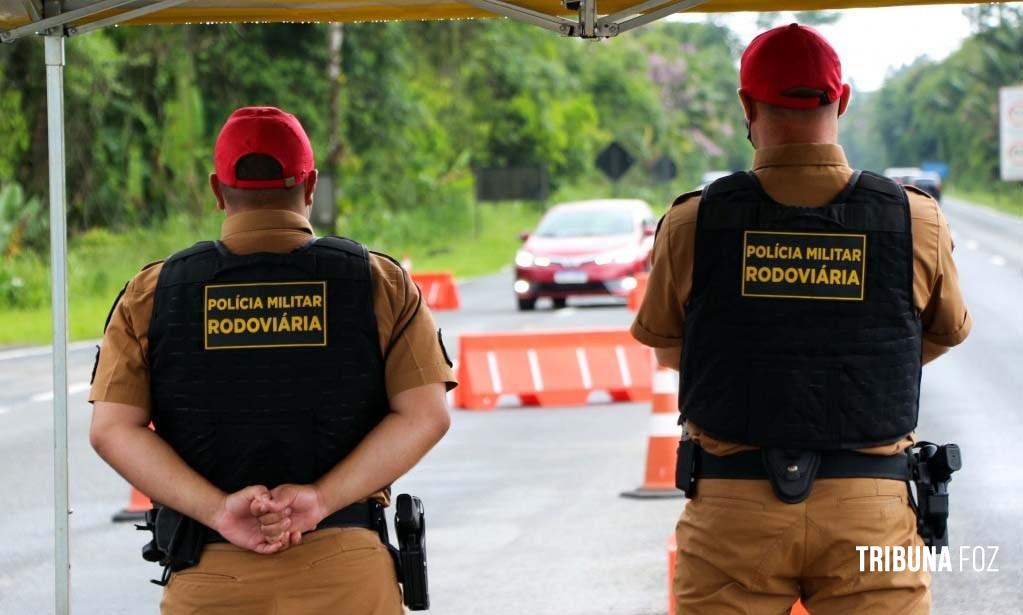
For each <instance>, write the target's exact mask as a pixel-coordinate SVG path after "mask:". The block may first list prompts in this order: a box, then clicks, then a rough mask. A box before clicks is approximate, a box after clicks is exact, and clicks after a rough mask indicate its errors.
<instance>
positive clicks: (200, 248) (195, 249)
mask: <svg viewBox="0 0 1023 615" xmlns="http://www.w3.org/2000/svg"><path fill="white" fill-rule="evenodd" d="M216 251H217V244H216V242H213V241H200V242H198V243H196V244H195V245H193V246H191V247H189V248H185V249H184V250H181V251H179V252H175V253H174V254H171V255H170V257H168V258H167V260H166V261H164V263H165V264H166V263H170V262H172V261H179V260H182V259H185V258H189V257H192V256H195V255H197V254H203V253H205V252H216ZM157 262H159V261H157ZM151 264H155V263H151ZM147 267H149V265H147Z"/></svg>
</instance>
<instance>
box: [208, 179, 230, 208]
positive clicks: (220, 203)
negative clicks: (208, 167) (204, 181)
mask: <svg viewBox="0 0 1023 615" xmlns="http://www.w3.org/2000/svg"><path fill="white" fill-rule="evenodd" d="M210 188H211V189H212V190H213V196H215V197H217V209H219V210H220V211H224V210H225V209H226V208H227V205H226V204H225V203H224V191H223V190H222V189H221V188H220V180H219V179H217V174H216V173H210Z"/></svg>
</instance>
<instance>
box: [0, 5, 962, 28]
mask: <svg viewBox="0 0 1023 615" xmlns="http://www.w3.org/2000/svg"><path fill="white" fill-rule="evenodd" d="M640 1H641V0H603V1H601V0H597V8H598V9H599V12H600V13H601V14H610V13H614V12H617V11H620V10H623V9H627V8H629V7H630V6H636V5H638V4H639V3H640ZM30 2H32V0H0V30H7V29H10V28H14V27H18V26H21V25H25V24H27V23H30V22H31V21H32V18H31V16H30V13H29V9H28V8H27V5H28V4H29V3H30ZM959 3H961V2H955V1H954V0H909V1H906V0H903V1H901V2H900V1H894V0H874V1H871V0H830V1H829V0H779V1H757V0H707V1H706V2H704V3H703V4H701V5H698V6H697V7H695V8H693V9H691V10H690V11H689V12H697V13H718V12H738V11H786V10H825V9H846V8H860V7H879V6H903V5H923V4H959ZM90 4H97V3H96V2H89V1H86V0H67V1H66V2H65V3H64V10H65V11H70V10H75V9H80V8H85V7H87V6H89V5H90ZM147 4H153V2H144V1H143V2H134V3H131V4H127V5H125V6H123V7H120V8H118V9H114V10H111V11H106V12H104V13H102V15H101V16H111V15H117V14H119V13H121V12H125V11H128V10H131V9H135V8H138V7H141V6H145V5H147ZM509 4H513V5H515V6H519V7H524V8H528V9H532V10H535V11H538V12H541V13H546V14H548V15H561V16H565V17H574V16H575V15H574V13H573V12H571V11H567V10H566V9H565V8H564V6H563V5H562V3H561V1H560V0H515V1H510V2H509ZM494 16H495V15H494V14H493V13H490V12H487V11H484V10H481V9H478V8H476V7H473V6H470V5H468V4H462V3H460V2H456V1H452V0H447V1H441V2H436V1H431V0H391V1H385V0H376V1H374V0H306V1H305V2H275V1H272V0H266V1H262V2H261V1H258V0H257V1H243V0H195V1H193V2H188V3H186V4H182V5H179V6H177V7H173V8H167V9H164V10H161V11H157V12H154V13H150V14H148V15H145V16H143V17H140V18H138V19H135V20H131V21H128V22H126V23H130V24H184V23H209V22H217V23H226V22H313V21H316V22H326V21H336V22H357V21H410V20H426V19H465V18H473V17H494ZM99 17H100V15H97V16H92V17H89V18H86V19H84V20H81V21H79V22H76V25H82V24H85V23H89V22H90V21H94V20H96V19H98V18H99Z"/></svg>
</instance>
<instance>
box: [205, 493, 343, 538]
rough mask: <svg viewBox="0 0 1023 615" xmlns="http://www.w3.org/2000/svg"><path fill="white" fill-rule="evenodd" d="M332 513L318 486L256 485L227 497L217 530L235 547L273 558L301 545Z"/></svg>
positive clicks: (216, 520) (217, 515)
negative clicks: (304, 537) (272, 486)
mask: <svg viewBox="0 0 1023 615" xmlns="http://www.w3.org/2000/svg"><path fill="white" fill-rule="evenodd" d="M329 513H330V511H328V510H327V509H326V507H325V506H324V504H323V498H322V497H321V496H320V492H319V490H318V489H317V487H316V486H314V485H290V484H287V485H280V486H278V487H275V488H273V489H267V488H266V487H264V486H263V485H253V486H251V487H246V488H244V489H242V490H240V491H236V492H234V493H231V494H229V495H227V496H225V497H224V499H223V500H222V502H221V503H220V506H219V508H218V510H217V512H216V513H215V514H214V517H213V529H214V530H216V531H217V532H219V533H220V535H221V536H223V537H224V538H225V539H226V540H227V541H228V542H230V543H231V544H233V545H235V546H238V547H241V548H243V549H248V550H250V551H254V552H256V553H261V554H264V555H270V554H272V553H277V552H279V551H283V550H285V549H287V548H288V547H290V546H291V545H296V544H300V543H301V542H302V533H303V532H311V531H312V530H315V529H316V526H317V524H319V522H320V521H322V520H323V518H324V517H326V516H327V515H328V514H329Z"/></svg>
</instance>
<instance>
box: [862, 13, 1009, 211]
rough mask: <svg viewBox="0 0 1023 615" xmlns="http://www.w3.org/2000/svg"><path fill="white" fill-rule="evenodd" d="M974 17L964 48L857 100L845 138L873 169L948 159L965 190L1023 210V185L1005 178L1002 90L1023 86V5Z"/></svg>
mask: <svg viewBox="0 0 1023 615" xmlns="http://www.w3.org/2000/svg"><path fill="white" fill-rule="evenodd" d="M967 15H968V16H969V18H970V20H971V22H972V24H973V27H974V30H975V34H974V35H973V36H972V37H970V38H969V39H967V40H966V41H965V42H964V43H963V45H962V47H961V48H960V49H959V50H958V51H956V52H955V53H953V54H952V55H950V56H949V57H948V58H946V59H945V60H943V61H941V62H934V61H931V60H928V59H925V58H922V59H920V60H918V61H916V62H914V63H913V64H911V65H909V66H906V67H904V68H903V69H901V70H900V71H898V72H897V73H895V74H894V75H893V76H891V77H890V78H889V79H888V80H886V82H885V83H884V86H883V87H882V88H881V89H880V90H879V91H878V92H875V93H870V94H869V95H865V96H864V95H859V96H857V97H855V99H856V100H855V104H854V105H853V106H852V107H850V114H849V117H848V118H847V119H846V123H845V130H844V132H843V135H842V140H843V143H844V144H845V146H846V150H847V153H848V155H849V157H850V160H852V162H853V163H854V164H857V165H859V166H861V167H865V168H870V169H878V170H881V169H884V168H885V167H889V166H918V165H920V164H921V163H922V162H924V161H941V162H945V163H947V164H948V166H949V177H948V178H947V180H946V181H947V182H948V183H950V184H951V185H952V186H954V187H955V188H956V189H957V190H959V191H960V192H966V193H982V195H983V196H986V197H988V199H989V200H994V201H996V202H998V203H1003V204H1004V205H1005V208H1007V209H1010V210H1015V212H1016V213H1018V214H1023V187H1021V185H1020V183H1019V182H1002V181H1000V179H999V149H998V148H999V135H998V129H999V127H998V91H999V88H1000V87H1003V86H1008V85H1023V8H1020V7H1018V6H1005V5H984V6H979V7H975V8H972V9H968V10H967ZM983 193H986V194H983Z"/></svg>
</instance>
